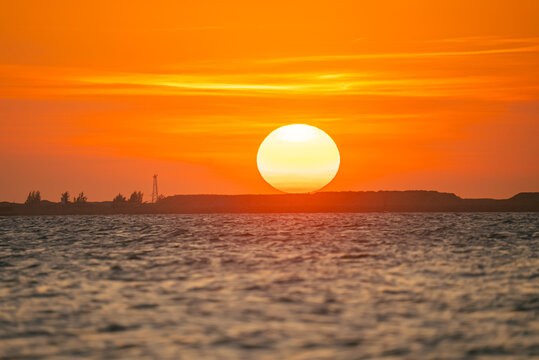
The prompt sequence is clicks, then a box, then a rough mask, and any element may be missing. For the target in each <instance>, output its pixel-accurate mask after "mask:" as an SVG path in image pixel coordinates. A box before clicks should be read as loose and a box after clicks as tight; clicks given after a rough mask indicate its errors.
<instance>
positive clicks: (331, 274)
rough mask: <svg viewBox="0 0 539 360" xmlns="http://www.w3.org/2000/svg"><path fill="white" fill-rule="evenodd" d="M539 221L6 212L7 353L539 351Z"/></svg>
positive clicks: (3, 319) (521, 217)
mask: <svg viewBox="0 0 539 360" xmlns="http://www.w3.org/2000/svg"><path fill="white" fill-rule="evenodd" d="M538 254H539V214H537V213H520V214H517V213H469V214H413V213H410V214H391V213H383V214H382V213H380V214H275V215H270V214H264V215H247V214H245V215H149V216H63V217H54V216H48V217H0V358H7V359H21V358H32V359H35V358H43V359H52V358H54V359H58V358H65V359H68V358H69V359H72V358H82V359H85V358H110V359H115V358H124V359H126V358H128V359H154V358H161V359H192V358H204V359H227V358H230V359H266V358H267V359H275V358H287V359H379V358H388V359H389V358H392V359H398V358H403V359H476V358H477V359H483V358H490V357H496V358H507V359H515V358H532V357H534V356H539V321H538V320H539V257H538V256H539V255H538Z"/></svg>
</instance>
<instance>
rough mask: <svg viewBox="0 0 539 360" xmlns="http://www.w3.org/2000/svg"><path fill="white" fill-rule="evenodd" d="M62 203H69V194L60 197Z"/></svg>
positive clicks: (65, 193)
mask: <svg viewBox="0 0 539 360" xmlns="http://www.w3.org/2000/svg"><path fill="white" fill-rule="evenodd" d="M60 203H62V204H64V205H65V204H68V203H69V193H68V192H67V191H66V192H63V193H62V196H60Z"/></svg>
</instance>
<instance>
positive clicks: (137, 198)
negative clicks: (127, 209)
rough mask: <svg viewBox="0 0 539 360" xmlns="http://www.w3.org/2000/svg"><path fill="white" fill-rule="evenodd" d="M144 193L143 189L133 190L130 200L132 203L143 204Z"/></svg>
mask: <svg viewBox="0 0 539 360" xmlns="http://www.w3.org/2000/svg"><path fill="white" fill-rule="evenodd" d="M143 195H144V194H143V193H142V191H133V193H132V194H131V196H130V197H129V202H130V203H132V204H142V197H143Z"/></svg>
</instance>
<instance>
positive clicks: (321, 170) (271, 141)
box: [256, 124, 340, 193]
mask: <svg viewBox="0 0 539 360" xmlns="http://www.w3.org/2000/svg"><path fill="white" fill-rule="evenodd" d="M256 161H257V164H258V170H259V171H260V174H261V175H262V177H263V178H264V180H266V181H267V182H268V183H269V184H270V185H271V186H273V187H274V188H276V189H278V190H281V191H284V192H288V193H307V192H312V191H316V190H319V189H321V188H323V187H324V186H326V185H327V184H329V182H330V181H331V180H333V178H334V177H335V175H336V174H337V171H338V170H339V164H340V156H339V149H337V145H336V144H335V142H334V141H333V140H332V139H331V138H330V137H329V135H328V134H326V133H325V132H323V131H322V130H320V129H318V128H316V127H314V126H310V125H305V124H292V125H286V126H283V127H280V128H278V129H276V130H274V131H272V132H271V133H270V134H269V135H268V136H267V137H266V138H265V139H264V141H263V142H262V144H261V145H260V148H259V149H258V155H257V158H256Z"/></svg>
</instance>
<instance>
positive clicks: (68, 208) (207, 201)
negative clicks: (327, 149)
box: [0, 190, 539, 215]
mask: <svg viewBox="0 0 539 360" xmlns="http://www.w3.org/2000/svg"><path fill="white" fill-rule="evenodd" d="M482 211H486V212H493V211H498V212H502V211H519V212H527V211H532V212H536V211H539V193H535V192H534V193H519V194H517V195H515V196H513V197H511V198H509V199H503V200H495V199H463V198H460V197H458V196H457V195H455V194H452V193H442V192H438V191H423V190H418V191H347V192H319V193H314V194H279V195H174V196H169V197H167V198H164V199H162V200H160V201H159V202H158V203H156V204H148V203H145V204H131V203H128V202H126V203H124V204H120V205H118V204H113V203H112V202H110V201H105V202H88V203H83V204H73V203H70V204H61V203H53V202H50V201H41V202H39V203H38V204H32V205H25V204H18V203H9V202H2V203H0V215H77V214H79V215H85V214H86V215H108V214H189V213H287V212H292V213H298V212H482Z"/></svg>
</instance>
